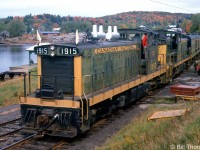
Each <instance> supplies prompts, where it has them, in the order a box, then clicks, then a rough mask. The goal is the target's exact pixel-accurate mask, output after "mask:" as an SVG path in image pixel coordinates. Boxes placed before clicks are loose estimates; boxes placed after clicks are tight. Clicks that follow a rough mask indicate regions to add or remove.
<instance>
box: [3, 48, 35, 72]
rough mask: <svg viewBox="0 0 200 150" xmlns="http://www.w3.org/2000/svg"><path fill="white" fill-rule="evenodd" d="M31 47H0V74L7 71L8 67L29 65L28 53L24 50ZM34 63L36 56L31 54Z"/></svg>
mask: <svg viewBox="0 0 200 150" xmlns="http://www.w3.org/2000/svg"><path fill="white" fill-rule="evenodd" d="M30 46H32V45H12V46H1V45H0V72H3V71H8V70H9V67H14V66H20V65H27V64H29V53H28V52H27V51H26V48H28V47H30ZM31 58H32V59H33V61H34V62H36V61H37V58H36V55H35V54H31Z"/></svg>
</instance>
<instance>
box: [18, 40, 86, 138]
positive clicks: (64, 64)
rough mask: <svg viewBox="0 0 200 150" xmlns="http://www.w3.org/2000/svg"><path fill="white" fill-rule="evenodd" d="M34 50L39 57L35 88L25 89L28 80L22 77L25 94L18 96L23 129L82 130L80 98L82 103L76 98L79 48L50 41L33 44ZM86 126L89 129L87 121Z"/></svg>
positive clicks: (64, 132) (70, 132)
mask: <svg viewBox="0 0 200 150" xmlns="http://www.w3.org/2000/svg"><path fill="white" fill-rule="evenodd" d="M34 52H35V54H36V55H37V59H38V67H37V68H38V74H37V75H35V76H37V78H38V83H37V89H36V90H35V92H33V93H31V92H30V91H29V92H27V87H26V83H27V81H26V80H27V79H26V77H24V85H25V86H24V97H21V98H20V102H21V114H22V116H23V120H22V123H23V125H24V131H25V132H27V131H28V132H36V131H37V132H43V131H45V132H46V134H50V135H54V136H65V137H74V136H76V135H77V133H78V132H84V131H85V130H86V128H87V127H86V126H85V127H84V128H83V120H80V119H81V117H83V113H81V111H80V109H81V107H83V101H82V103H81V102H80V97H79V96H80V92H81V91H80V90H81V56H80V53H79V50H78V49H77V48H76V47H74V46H63V45H51V44H50V45H45V46H36V47H35V48H34ZM74 68H75V69H74ZM30 75H31V73H29V78H28V82H29V84H31V82H30V79H31V76H30ZM29 88H30V87H29ZM28 93H29V94H28ZM81 105H82V106H81ZM85 107H86V106H85ZM81 125H82V129H81ZM86 125H88V128H89V123H88V122H87V121H86ZM88 128H87V129H88Z"/></svg>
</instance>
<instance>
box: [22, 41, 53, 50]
mask: <svg viewBox="0 0 200 150" xmlns="http://www.w3.org/2000/svg"><path fill="white" fill-rule="evenodd" d="M49 44H50V43H40V44H39V45H34V46H31V47H29V48H27V49H26V51H34V47H36V46H41V45H49Z"/></svg>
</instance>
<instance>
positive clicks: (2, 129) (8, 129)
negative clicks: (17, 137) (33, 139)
mask: <svg viewBox="0 0 200 150" xmlns="http://www.w3.org/2000/svg"><path fill="white" fill-rule="evenodd" d="M20 121H21V118H16V119H13V120H9V121H7V122H3V123H1V124H0V138H2V137H3V136H6V135H9V134H12V133H15V132H17V131H19V130H21V129H22V128H21V126H20Z"/></svg>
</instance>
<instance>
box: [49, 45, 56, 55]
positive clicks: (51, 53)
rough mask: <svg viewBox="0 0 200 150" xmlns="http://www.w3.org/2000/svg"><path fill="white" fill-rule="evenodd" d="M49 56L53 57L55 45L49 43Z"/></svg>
mask: <svg viewBox="0 0 200 150" xmlns="http://www.w3.org/2000/svg"><path fill="white" fill-rule="evenodd" d="M50 50H51V51H50V56H52V57H54V56H55V46H54V45H51V46H50Z"/></svg>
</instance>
